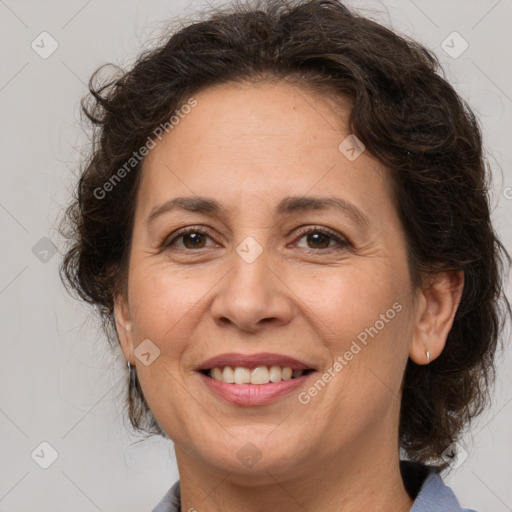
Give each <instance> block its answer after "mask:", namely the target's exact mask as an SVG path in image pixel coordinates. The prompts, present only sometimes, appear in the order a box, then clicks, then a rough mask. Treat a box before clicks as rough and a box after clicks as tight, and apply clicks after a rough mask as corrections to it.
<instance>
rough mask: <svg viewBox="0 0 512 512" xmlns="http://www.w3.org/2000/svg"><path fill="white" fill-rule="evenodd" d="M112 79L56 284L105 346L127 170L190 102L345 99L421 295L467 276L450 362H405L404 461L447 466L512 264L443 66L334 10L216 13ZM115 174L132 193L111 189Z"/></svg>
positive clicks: (489, 376)
mask: <svg viewBox="0 0 512 512" xmlns="http://www.w3.org/2000/svg"><path fill="white" fill-rule="evenodd" d="M205 13H206V12H205ZM104 69H105V68H104V67H103V66H102V67H100V68H99V69H98V70H97V71H96V72H95V73H94V74H93V75H92V77H91V79H90V82H89V90H90V95H88V96H87V97H85V98H84V99H83V100H82V109H83V112H84V113H85V114H86V116H87V118H88V119H89V120H90V122H91V123H92V127H93V140H92V146H91V153H90V155H88V157H87V160H86V161H84V165H83V167H82V169H81V173H80V178H79V181H78V185H77V188H76V194H75V196H74V199H73V202H72V203H71V204H70V205H69V207H68V208H67V210H66V214H65V217H64V219H62V223H61V229H60V232H61V233H62V234H63V235H64V237H65V238H66V239H67V240H68V247H67V252H66V254H65V257H64V259H63V261H62V263H61V267H60V275H61V278H62V280H63V282H64V284H65V285H66V287H67V288H68V290H69V291H70V292H72V291H74V292H75V293H76V294H77V295H78V297H80V298H81V299H83V300H85V301H87V302H89V303H90V304H93V305H94V306H95V307H96V308H97V310H98V312H99V314H100V318H101V319H102V325H103V327H104V329H105V333H106V335H107V338H108V339H109V341H110V342H111V344H112V345H115V346H118V337H117V332H116V328H115V320H114V315H113V311H114V297H115V295H116V294H117V293H120V292H122V291H123V290H124V289H125V287H126V280H127V267H128V254H129V251H130V243H131V233H132V226H133V219H134V210H135V206H136V204H135V198H136V192H137V188H138V183H139V177H140V171H141V167H142V163H143V159H142V160H140V161H136V162H132V160H133V159H132V157H133V155H134V154H135V152H136V151H137V150H139V148H141V147H143V146H144V144H145V143H146V142H147V141H148V140H150V138H152V137H154V134H155V133H156V132H155V130H157V129H158V127H159V126H162V125H165V123H167V125H169V123H168V121H169V118H170V116H171V115H172V114H173V113H175V112H178V113H179V109H180V108H181V107H182V105H183V104H184V103H185V102H186V100H187V98H190V97H192V96H193V95H194V94H197V93H198V92H199V91H200V90H202V89H204V88H207V87H209V86H213V85H218V84H223V83H228V82H236V81H239V82H240V81H244V82H250V81H252V82H255V81H259V80H262V81H273V80H274V81H279V80H288V81H291V82H292V83H294V84H297V85H299V86H302V87H309V88H313V90H314V91H315V92H316V93H318V94H334V95H338V97H339V96H343V97H344V98H348V99H349V100H350V102H351V105H352V110H351V113H350V118H349V128H350V131H351V132H352V133H354V134H355V135H356V136H357V137H358V138H359V139H360V140H361V141H362V142H363V143H364V145H365V146H366V150H367V151H368V152H369V153H370V154H372V155H373V156H374V157H376V158H377V159H378V160H380V161H381V162H382V163H383V164H384V165H385V166H386V167H387V168H389V170H390V171H391V176H392V178H391V179H392V184H393V191H394V194H395V198H394V199H395V203H396V206H397V209H398V212H399V215H400V219H401V222H402V225H403V228H404V230H405V233H406V239H407V244H408V261H409V270H410V275H411V278H412V282H413V284H414V285H415V286H421V285H422V283H423V281H422V276H423V277H424V276H428V275H429V274H435V273H437V272H440V271H443V270H456V271H459V270H462V271H463V272H464V289H463V294H462V298H461V302H460V304H459V307H458V310H457V313H456V316H455V319H454V322H453V326H452V328H451V331H450V332H449V335H448V338H447V342H446V346H445V348H444V350H443V352H442V354H441V355H440V357H438V358H437V359H436V360H435V361H433V362H432V363H431V364H429V365H425V366H424V365H416V364H415V363H413V362H412V361H411V360H409V361H408V363H407V367H406V371H405V375H404V380H403V387H402V389H403V394H402V406H401V412H400V428H399V442H400V447H401V448H402V450H403V453H405V454H406V456H407V457H408V458H410V459H412V460H418V461H423V462H427V461H428V462H429V463H431V464H434V465H437V466H438V467H439V468H444V467H446V463H445V462H444V461H443V459H442V458H441V454H442V452H443V451H444V450H445V449H446V448H447V447H448V445H450V444H451V443H452V442H454V441H456V440H458V438H459V437H460V435H461V434H462V432H463V430H464V427H466V426H468V424H469V422H470V420H471V419H472V418H474V417H475V416H476V415H478V414H479V413H480V412H482V410H483V409H484V407H485V406H486V405H487V404H488V399H489V396H490V392H491V385H492V383H493V380H494V374H495V367H494V359H495V354H496V350H497V348H498V344H499V340H500V333H501V331H502V329H503V328H504V325H505V321H506V318H507V316H508V315H510V314H511V308H510V304H509V302H508V300H507V298H506V296H505V294H504V291H503V276H504V263H505V259H506V261H507V263H508V265H510V262H511V259H510V255H509V254H508V252H507V251H506V249H505V247H504V246H503V245H502V243H501V242H500V241H499V239H498V237H497V235H496V233H495V231H494V229H493V226H492V224H491V220H490V207H489V197H488V192H489V187H490V178H489V174H488V172H487V171H488V166H487V163H486V161H485V160H484V157H483V151H482V140H481V132H480V128H479V124H478V122H477V120H476V119H475V117H474V114H473V113H472V111H471V109H470V108H469V106H468V105H467V104H466V103H465V101H464V100H462V99H461V98H460V97H459V96H458V95H457V93H456V92H455V90H454V89H453V87H452V86H451V85H450V84H449V83H448V82H447V81H446V80H445V79H444V78H443V76H442V70H441V68H440V65H439V62H438V60H437V58H436V57H435V55H434V54H433V53H431V52H430V51H429V50H427V49H425V48H424V47H423V46H421V45H419V44H417V43H416V42H414V41H410V40H408V39H405V38H404V37H401V36H398V35H397V34H395V33H393V32H392V31H390V30H389V29H387V28H385V27H383V26H381V25H379V24H378V23H376V22H374V21H371V20H370V19H367V18H365V17H363V16H361V15H358V14H356V13H353V12H351V11H350V10H349V9H348V8H346V7H345V6H344V5H343V4H342V3H341V2H339V1H337V0H309V1H294V0H290V1H275V0H266V1H254V2H252V3H247V4H236V5H235V4H232V5H231V6H229V7H224V8H221V9H216V10H215V11H213V12H207V16H205V17H204V18H203V19H201V20H199V21H197V20H196V21H193V22H190V23H188V24H185V25H184V26H182V27H180V28H179V30H175V31H174V33H173V34H172V35H170V37H169V36H166V39H165V41H163V42H162V43H160V44H158V46H157V47H156V48H153V49H150V50H146V51H145V52H143V53H142V54H141V55H140V56H139V57H138V59H137V61H136V62H135V64H134V65H133V66H132V68H131V69H130V70H128V71H122V72H121V73H120V74H118V75H116V76H110V75H109V78H108V79H106V80H105V79H103V80H100V75H101V73H102V71H103V70H104ZM130 159H132V160H130ZM129 161H130V162H131V164H130V165H131V168H128V169H127V167H126V163H127V162H129ZM121 169H125V172H124V173H123V174H122V178H123V179H117V180H116V181H112V180H114V179H116V175H117V178H119V176H120V174H119V172H120V170H121ZM107 182H108V183H110V184H111V186H109V187H108V188H107V186H106V183H107ZM105 190H108V193H109V195H108V200H104V199H103V198H102V197H103V196H104V195H105V192H104V191H105ZM129 382H130V383H129V386H128V390H129V391H128V399H127V402H126V403H127V405H128V415H129V419H130V421H131V424H132V426H133V427H134V428H135V429H136V430H138V431H140V432H146V433H149V434H160V435H164V436H165V433H164V432H163V431H162V429H161V428H160V426H159V425H158V423H157V422H156V420H155V419H154V417H153V415H152V414H151V411H150V410H149V407H148V405H147V402H146V400H145V398H144V394H143V392H142V389H141V387H140V384H139V382H138V379H137V375H136V372H135V369H133V368H132V370H131V377H130V381H129Z"/></svg>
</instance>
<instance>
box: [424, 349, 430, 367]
mask: <svg viewBox="0 0 512 512" xmlns="http://www.w3.org/2000/svg"><path fill="white" fill-rule="evenodd" d="M425 353H426V354H427V361H428V363H427V364H430V352H429V351H428V348H427V349H425Z"/></svg>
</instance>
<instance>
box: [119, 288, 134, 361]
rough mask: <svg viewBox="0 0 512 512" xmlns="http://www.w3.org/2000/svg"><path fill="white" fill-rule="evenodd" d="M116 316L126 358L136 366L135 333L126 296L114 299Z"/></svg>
mask: <svg viewBox="0 0 512 512" xmlns="http://www.w3.org/2000/svg"><path fill="white" fill-rule="evenodd" d="M114 316H115V320H116V329H117V335H118V337H119V342H120V343H121V348H122V350H123V354H124V357H125V358H126V360H127V361H129V362H130V364H132V365H133V366H135V356H134V355H133V332H132V321H131V315H130V309H129V307H128V300H127V299H126V297H125V296H124V295H118V296H116V297H115V298H114Z"/></svg>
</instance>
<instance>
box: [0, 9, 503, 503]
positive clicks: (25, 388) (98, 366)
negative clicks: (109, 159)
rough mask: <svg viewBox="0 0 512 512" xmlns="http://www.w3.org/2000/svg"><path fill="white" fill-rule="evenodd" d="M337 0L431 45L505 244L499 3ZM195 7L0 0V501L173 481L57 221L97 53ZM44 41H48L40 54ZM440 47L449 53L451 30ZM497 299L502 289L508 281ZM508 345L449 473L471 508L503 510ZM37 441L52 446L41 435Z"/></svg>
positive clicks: (131, 496)
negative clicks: (71, 268) (70, 280)
mask: <svg viewBox="0 0 512 512" xmlns="http://www.w3.org/2000/svg"><path fill="white" fill-rule="evenodd" d="M350 4H351V5H354V6H357V7H362V8H363V11H362V12H367V13H368V14H370V13H371V11H372V10H373V12H374V14H373V15H372V16H373V17H374V18H375V19H378V20H382V21H384V22H385V24H387V25H388V26H391V27H393V28H394V29H395V30H397V31H399V32H401V33H404V34H406V35H409V36H411V37H413V38H415V39H417V40H419V41H420V42H422V43H424V44H425V45H426V46H427V47H429V48H432V49H434V50H435V52H436V54H437V55H438V56H439V57H440V59H441V61H442V62H443V64H444V66H445V70H446V75H447V77H448V78H449V80H450V81H451V82H452V83H453V84H454V86H455V87H456V89H457V90H458V91H459V92H460V94H461V95H462V96H463V97H464V98H465V99H466V100H468V101H469V103H470V105H471V106H472V107H473V108H474V110H475V112H476V113H477V115H479V117H480V120H481V123H482V126H483V133H484V137H485V143H486V149H487V152H488V155H489V159H490V162H491V165H492V167H493V169H494V172H495V174H494V194H493V202H492V206H493V218H494V222H495V225H496V228H497V230H498V232H499V233H500V235H501V238H502V240H503V242H504V243H505V244H506V246H507V247H508V248H509V249H510V247H511V240H512V229H511V222H510V219H512V188H511V187H512V160H511V155H512V143H511V135H512V73H511V65H510V64H511V62H512V30H511V29H510V20H512V3H511V2H510V1H508V0H502V1H495V0H489V1H484V0H478V1H476V0H451V1H450V2H446V1H444V0H435V1H426V0H414V1H412V0H397V1H393V2H382V3H381V2H376V1H364V2H356V1H352V2H350ZM202 5H207V4H206V3H200V2H185V1H176V0H172V1H171V0H167V1H165V0H151V1H146V2H142V1H136V0H123V1H120V0H118V1H114V0H108V1H99V0H92V1H89V2H87V1H86V0H73V1H70V0H68V1H63V0H61V1H56V0H47V1H33V0H32V1H30V0H6V1H5V2H3V1H2V2H0V41H1V43H0V52H1V56H2V57H1V61H0V66H1V73H0V109H1V118H0V119H1V125H0V130H1V152H0V154H1V166H2V167H1V187H0V233H1V237H2V242H1V244H0V258H1V265H0V306H1V322H0V332H1V357H0V390H1V392H0V429H1V430H0V431H1V433H2V435H1V436H0V465H1V467H0V511H3V512H7V511H9V512H35V511H37V512H42V511H50V510H51V511H53V512H64V511H66V512H67V511H69V510H74V511H75V512H78V511H84V512H85V511H97V510H100V511H109V512H117V511H118V512H121V511H142V510H151V509H152V507H153V506H154V505H155V504H156V503H157V502H158V501H159V500H160V498H161V496H162V495H163V494H164V493H165V492H166V491H167V489H168V488H169V487H170V485H171V484H172V483H174V482H175V481H176V480H177V479H178V472H177V468H176V463H175V459H174V455H173V448H172V443H170V442H169V441H165V440H163V439H159V438H153V439H150V440H147V441H140V439H139V438H137V437H136V436H134V435H133V434H130V432H129V431H128V429H127V428H126V426H125V423H124V420H123V416H122V410H121V403H122V400H123V398H124V391H125V384H126V369H125V366H124V359H123V358H122V357H120V358H118V359H117V360H116V359H115V358H114V356H112V355H110V354H109V350H108V347H107V343H106V341H105V340H104V338H103V336H102V333H101V331H100V330H99V328H98V323H97V321H96V320H95V317H94V314H93V313H92V312H91V311H90V310H89V309H88V308H87V307H86V306H84V305H82V304H80V303H78V302H76V301H74V300H73V299H72V298H70V297H69V296H68V295H67V294H66V293H65V291H64V290H63V287H62V286H61V284H60V281H59V279H58V274H57V269H58V265H59V262H60V258H61V254H62V249H63V248H62V246H61V241H60V240H59V238H58V236H57V234H56V230H55V222H56V220H57V219H58V216H59V215H60V213H61V211H62V209H63V207H64V206H65V204H66V203H67V201H68V200H69V191H70V190H71V189H72V187H73V186H74V179H75V173H76V172H77V163H78V161H79V157H80V154H79V151H80V147H81V145H82V144H83V143H84V142H85V141H86V138H85V136H84V134H83V133H82V132H81V130H80V126H79V124H78V119H79V101H80V98H81V97H82V96H83V95H84V94H85V93H86V90H87V88H86V84H87V81H88V79H89V77H90V75H91V73H92V72H93V71H94V70H95V69H96V68H97V67H98V66H99V65H101V64H103V63H105V62H114V63H116V64H120V65H122V66H126V65H129V64H130V62H132V60H133V58H134V57H135V55H136V54H137V53H138V52H139V51H140V50H141V49H142V48H143V47H144V45H145V43H146V42H147V41H149V40H150V39H151V38H152V37H154V36H156V35H158V34H159V33H160V29H161V27H162V26H163V25H162V22H165V21H166V20H169V19H170V18H172V17H173V16H174V15H175V14H177V13H180V14H185V15H186V14H191V13H193V11H195V10H198V9H199V8H200V7H201V6H202ZM366 9H369V10H370V11H366ZM43 31H47V32H48V33H49V34H51V36H52V38H54V39H55V40H56V41H57V43H58V48H57V50H56V51H55V52H54V53H53V54H52V55H50V56H49V57H48V58H46V59H43V58H42V57H41V56H40V55H39V54H38V53H36V51H34V50H33V48H32V47H31V43H32V41H34V40H35V41H36V43H37V41H38V40H39V41H40V39H38V36H39V34H40V33H41V32H43ZM454 31H456V32H458V33H459V34H460V35H461V36H462V37H463V38H464V40H466V41H467V43H468V45H469V46H468V48H467V50H466V51H465V52H464V53H463V54H462V55H460V56H459V57H457V58H453V57H451V56H450V55H448V54H447V53H446V52H445V50H444V49H443V48H442V46H441V45H442V42H443V41H444V40H446V38H447V37H448V36H449V35H450V34H452V33H453V32H454ZM44 37H47V36H44ZM452 39H453V37H452ZM448 41H451V40H450V39H448ZM51 44H52V43H51V41H50V39H45V44H44V45H42V44H41V43H39V51H40V52H42V51H43V48H42V46H44V51H49V49H51ZM449 44H450V45H451V46H453V47H454V49H453V51H452V53H453V52H454V51H457V50H458V49H460V48H461V47H460V46H457V45H460V44H462V40H459V39H456V40H455V41H454V43H453V44H452V43H451V42H450V43H449ZM507 187H508V188H507ZM508 296H509V298H511V300H512V297H511V294H510V287H509V288H508ZM508 335H509V332H508V331H507V336H508ZM507 341H508V340H505V342H507ZM510 355H511V350H510V348H509V349H507V351H506V352H505V353H503V354H502V355H501V356H500V358H499V361H498V363H499V367H498V381H497V385H496V392H495V395H494V399H493V405H492V407H491V408H490V409H489V410H488V411H487V412H486V413H485V415H483V416H482V417H481V418H480V419H479V420H478V421H477V422H476V423H475V424H474V426H473V435H472V436H467V437H466V441H465V445H466V447H467V450H468V454H469V456H468V458H467V459H466V460H465V461H464V462H463V463H462V464H460V465H459V466H458V467H457V468H456V469H455V470H454V471H452V473H451V474H450V475H449V476H448V477H447V478H446V481H447V483H448V484H449V485H451V486H452V488H453V489H454V491H455V493H456V494H457V496H458V497H459V499H460V501H461V502H462V504H463V505H464V506H471V507H473V508H476V509H478V510H480V511H482V512H483V511H486V512H492V511H494V512H501V511H503V512H504V511H509V510H512V485H511V484H512V457H511V455H512V436H511V435H510V433H511V424H512V386H511V384H512V362H511V357H510ZM43 441H46V442H48V443H49V444H50V445H51V446H52V447H53V448H54V449H55V450H56V451H57V452H58V458H57V460H56V461H55V462H54V463H53V464H52V465H51V466H50V467H49V468H48V469H42V468H41V467H40V466H39V465H38V464H36V462H35V461H34V459H33V458H32V456H31V454H32V453H33V451H34V450H35V449H36V454H37V453H39V454H41V453H42V452H41V447H40V443H41V442H43ZM45 450H46V451H45ZM43 452H44V453H45V455H44V457H49V456H51V451H50V449H48V448H44V446H43ZM41 458H42V456H41Z"/></svg>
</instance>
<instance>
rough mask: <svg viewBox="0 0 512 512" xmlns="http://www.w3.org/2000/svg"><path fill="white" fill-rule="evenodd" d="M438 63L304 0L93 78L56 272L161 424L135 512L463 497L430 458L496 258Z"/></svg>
mask: <svg viewBox="0 0 512 512" xmlns="http://www.w3.org/2000/svg"><path fill="white" fill-rule="evenodd" d="M437 71H438V63H437V61H436V59H435V57H434V56H433V55H432V53H430V52H429V51H427V50H426V49H424V48H423V47H421V46H420V45H418V44H416V43H414V42H411V41H406V40H405V39H403V38H401V37H399V36H398V35H396V34H394V33H392V32H391V31H389V30H388V29H386V28H384V27H382V26H380V25H378V24H376V23H375V22H373V21H370V20H368V19H366V18H364V17H360V16H358V15H357V14H354V13H352V12H350V11H349V10H348V9H347V8H346V7H345V6H343V5H342V4H341V3H340V2H337V1H336V0H310V1H300V2H289V3H284V2H267V3H266V4H265V5H263V4H261V5H259V4H258V5H256V4H253V5H252V6H251V5H245V6H237V7H231V8H226V9H225V10H223V11H219V12H217V13H215V14H213V15H211V17H210V18H208V19H206V20H204V21H202V22H198V23H195V24H190V25H189V26H186V27H184V28H182V29H181V30H179V31H178V32H177V33H175V34H174V35H172V36H171V37H170V38H169V39H168V40H166V41H164V42H163V43H162V44H161V45H160V46H159V47H158V48H156V49H154V50H151V51H147V52H146V53H144V54H143V55H142V56H141V57H140V58H139V60H138V61H137V62H136V64H135V66H134V67H133V69H131V70H130V71H128V72H125V73H123V74H122V75H121V76H118V77H116V78H113V79H112V80H111V81H110V82H108V83H104V84H100V85H96V84H95V76H93V79H91V83H90V90H91V93H92V102H91V103H85V104H84V110H85V112H86V113H87V115H88V116H89V118H90V119H91V121H92V122H93V125H94V126H95V127H96V132H95V139H94V140H95V145H94V147H93V150H92V153H91V155H90V158H89V160H88V161H87V162H86V165H85V166H84V169H83V172H82V175H81V178H80V181H79V183H78V189H77V197H76V200H75V201H74V202H73V204H71V205H70V207H69V209H68V214H67V218H66V219H65V224H64V225H65V227H66V229H68V228H71V230H70V231H67V236H69V238H70V242H71V246H70V247H69V251H68V253H67V254H66V256H65V259H64V261H63V263H62V267H61V272H62V277H63V279H64V281H65V282H66V283H67V284H68V285H69V286H70V287H71V288H73V289H74V290H75V291H76V292H77V293H78V294H79V296H80V297H82V298H83V299H85V300H86V301H88V302H90V303H91V304H94V305H95V306H96V307H98V308H99V310H100V312H101V313H102V315H103V318H104V322H105V328H106V333H107V334H108V336H109V339H110V341H111V342H112V344H113V346H114V347H116V346H118V344H120V346H121V348H122V351H123V354H124V356H125V358H126V360H127V361H128V369H129V382H128V400H127V404H128V414H129V418H130V420H131V423H132V425H133V427H134V428H135V429H138V430H142V431H146V432H149V433H155V434H159V435H163V436H168V437H169V438H170V439H171V440H172V441H173V443H174V446H175V451H176V460H177V464H178V470H179V474H180V480H179V482H176V483H175V484H174V485H173V486H172V487H171V488H170V490H169V492H168V493H167V494H166V496H164V497H163V498H162V500H161V501H160V503H159V504H158V505H157V506H156V508H155V509H154V512H164V511H165V512H171V511H177V510H183V511H185V510H188V511H192V510H197V511H200V512H203V511H220V510H222V511H230V510H241V509H243V510H245V511H260V510H308V511H310V512H315V511H319V510H322V511H324V512H325V511H331V510H332V511H339V510H343V511H356V510H357V511H360V510H372V511H381V510H382V511H389V510H402V511H406V510H411V511H413V512H419V511H426V510H432V511H433V510H435V511H440V510H443V511H456V510H461V508H460V505H459V503H458V501H457V499H456V497H455V496H454V494H453V492H452V491H451V490H450V489H449V488H448V487H447V486H446V485H445V484H444V483H443V480H442V478H441V476H440V471H441V470H442V469H445V468H447V467H448V466H449V461H450V457H451V456H453V454H454V449H455V448H456V446H457V445H456V442H457V440H458V439H459V436H460V434H461V432H462V430H463V428H464V427H465V426H467V424H468V423H469V422H470V420H471V419H472V418H473V417H475V416H476V415H477V414H478V413H480V412H481V411H482V409H483V407H484V405H485V404H486V402H487V398H488V394H489V384H490V382H491V378H492V375H493V370H494V366H493V357H494V354H495V350H496V347H497V343H498V339H499V334H500V331H501V329H502V328H503V322H502V320H504V319H505V314H507V313H508V314H510V306H509V303H508V302H507V300H506V298H505V297H504V296H503V290H502V281H503V278H502V259H503V257H506V259H507V261H510V258H509V255H508V253H507V252H506V250H505V249H504V247H503V246H502V244H501V242H500V241H499V240H498V238H497V236H496V233H495V231H494V229H493V227H492V225H491V222H490V213H489V205H488V198H487V194H486V186H487V178H488V177H487V174H486V168H485V162H484V160H483V157H482V145H481V136H480V131H479V127H478V124H477V121H476V120H475V118H474V116H473V114H472V112H471V110H470V108H469V107H468V106H467V105H466V104H465V103H464V102H463V101H462V100H461V99H460V98H459V97H458V96H457V94H456V93H455V91H454V89H453V88H452V87H451V86H450V85H449V84H448V83H447V82H446V81H445V80H444V79H443V78H442V77H440V76H439V74H437ZM501 299H504V301H503V304H505V307H503V308H502V309H500V301H501ZM401 456H402V460H401ZM466 510H467V509H466Z"/></svg>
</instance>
